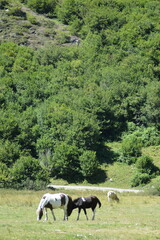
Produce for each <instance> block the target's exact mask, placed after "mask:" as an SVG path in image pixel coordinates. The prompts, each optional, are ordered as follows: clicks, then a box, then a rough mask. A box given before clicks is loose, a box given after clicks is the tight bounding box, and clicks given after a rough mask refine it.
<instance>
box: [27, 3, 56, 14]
mask: <svg viewBox="0 0 160 240" xmlns="http://www.w3.org/2000/svg"><path fill="white" fill-rule="evenodd" d="M56 3H57V0H28V1H27V5H28V6H29V7H30V8H31V9H33V10H34V11H37V12H38V13H52V14H53V13H54V11H55V7H56Z"/></svg>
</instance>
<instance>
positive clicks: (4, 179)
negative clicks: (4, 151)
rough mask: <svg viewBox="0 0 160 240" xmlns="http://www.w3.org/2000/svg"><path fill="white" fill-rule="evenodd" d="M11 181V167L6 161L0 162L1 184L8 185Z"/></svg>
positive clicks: (2, 185)
mask: <svg viewBox="0 0 160 240" xmlns="http://www.w3.org/2000/svg"><path fill="white" fill-rule="evenodd" d="M8 181H9V169H8V167H7V166H6V164H5V163H2V162H0V184H1V185H0V186H1V187H6V186H7V185H8Z"/></svg>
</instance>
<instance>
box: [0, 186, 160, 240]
mask: <svg viewBox="0 0 160 240" xmlns="http://www.w3.org/2000/svg"><path fill="white" fill-rule="evenodd" d="M45 192H48V190H47V191H37V192H34V191H14V190H2V189H1V190H0V193H1V194H0V216H1V217H0V239H1V240H20V239H23V240H32V239H33V240H44V239H47V240H51V239H52V240H53V239H55V240H59V239H62V240H63V239H64V240H66V239H69V240H73V239H101V240H106V239H111V240H112V239H114V240H119V239H120V240H121V239H123V240H124V239H125V240H130V239H131V240H132V239H134V240H135V239H136V240H142V239H144V240H146V239H149V240H150V239H151V240H152V239H158V237H159V236H160V204H159V197H157V196H145V195H136V194H119V198H120V203H119V204H117V203H114V204H109V203H108V202H107V196H106V193H105V192H97V191H96V192H92V191H77V190H75V191H73V190H72V191H67V192H66V191H65V192H66V193H68V194H69V195H71V196H72V197H73V198H75V197H77V196H89V195H91V194H92V195H97V196H98V197H99V199H100V200H101V202H102V207H101V208H100V209H99V208H97V212H96V217H95V221H92V220H88V221H87V220H86V218H85V215H84V213H83V212H82V213H81V215H80V220H79V221H76V217H77V210H74V211H73V213H72V215H71V216H70V217H69V221H68V222H65V221H63V220H62V219H63V210H61V209H57V210H55V215H56V218H57V221H53V219H52V216H51V214H50V213H49V221H48V222H43V221H40V222H37V221H36V208H37V206H38V203H39V201H40V198H41V196H42V194H43V193H45ZM50 192H51V191H50ZM87 212H88V217H89V219H91V216H92V213H91V210H88V211H87Z"/></svg>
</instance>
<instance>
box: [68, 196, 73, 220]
mask: <svg viewBox="0 0 160 240" xmlns="http://www.w3.org/2000/svg"><path fill="white" fill-rule="evenodd" d="M67 196H68V195H67ZM72 206H73V202H72V198H71V197H70V196H68V204H67V216H68V217H69V216H70V215H71V213H72V210H73V207H72Z"/></svg>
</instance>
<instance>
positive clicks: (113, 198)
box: [107, 191, 119, 203]
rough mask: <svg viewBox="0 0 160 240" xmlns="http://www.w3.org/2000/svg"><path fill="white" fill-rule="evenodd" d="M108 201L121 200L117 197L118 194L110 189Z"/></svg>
mask: <svg viewBox="0 0 160 240" xmlns="http://www.w3.org/2000/svg"><path fill="white" fill-rule="evenodd" d="M107 196H108V202H111V201H116V202H117V203H118V202H119V198H118V197H117V194H116V193H115V192H114V191H109V192H108V194H107Z"/></svg>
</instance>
